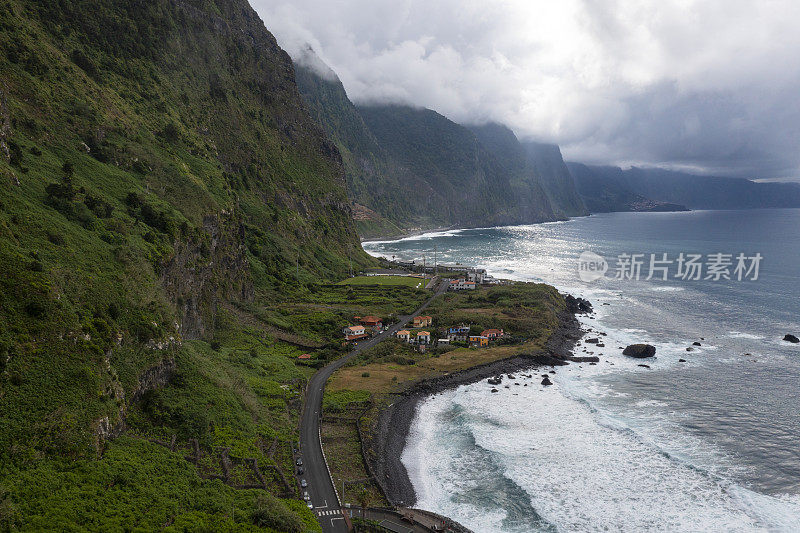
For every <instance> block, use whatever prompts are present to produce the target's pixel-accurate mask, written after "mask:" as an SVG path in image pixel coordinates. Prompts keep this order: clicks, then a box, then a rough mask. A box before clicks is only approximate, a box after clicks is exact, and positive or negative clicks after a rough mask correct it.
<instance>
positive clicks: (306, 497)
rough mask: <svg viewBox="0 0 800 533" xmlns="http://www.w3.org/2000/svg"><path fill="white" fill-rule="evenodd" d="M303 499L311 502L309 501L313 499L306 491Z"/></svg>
mask: <svg viewBox="0 0 800 533" xmlns="http://www.w3.org/2000/svg"><path fill="white" fill-rule="evenodd" d="M303 499H304V500H305V501H309V500H310V499H311V496H309V495H308V491H305V492H304V493H303Z"/></svg>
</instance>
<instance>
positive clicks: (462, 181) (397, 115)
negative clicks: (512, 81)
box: [358, 105, 521, 227]
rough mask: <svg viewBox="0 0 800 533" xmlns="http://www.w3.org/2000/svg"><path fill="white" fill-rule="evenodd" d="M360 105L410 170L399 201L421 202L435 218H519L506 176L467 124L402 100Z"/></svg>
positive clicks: (465, 223)
mask: <svg viewBox="0 0 800 533" xmlns="http://www.w3.org/2000/svg"><path fill="white" fill-rule="evenodd" d="M358 109H359V112H360V113H361V116H362V117H363V118H364V122H365V123H366V124H367V126H368V127H369V129H370V131H371V132H372V133H373V134H374V135H375V137H376V138H377V139H378V141H379V142H380V143H381V145H382V146H383V147H384V148H385V149H386V151H387V152H388V153H389V155H390V157H392V159H393V160H395V161H398V162H399V164H400V165H402V166H403V167H404V168H406V169H407V170H408V172H409V175H410V176H409V179H408V180H407V181H406V187H407V191H406V194H405V195H404V196H403V197H401V198H399V199H398V201H400V202H406V203H412V204H417V205H418V206H420V207H421V208H422V209H423V211H424V212H425V213H429V216H430V219H431V223H434V224H435V223H439V222H438V221H443V222H444V223H445V224H446V225H454V226H458V227H469V226H490V225H499V224H514V223H518V222H520V220H521V219H520V217H519V216H518V214H517V213H516V210H515V206H514V202H513V197H512V192H511V187H510V183H509V180H508V176H507V175H506V174H504V173H503V172H502V171H501V169H500V167H499V165H498V164H497V162H496V161H495V160H494V158H493V157H492V156H491V154H489V152H488V151H487V150H486V149H485V148H484V147H483V146H482V145H481V144H480V143H479V142H478V139H477V138H476V137H475V134H473V133H472V132H471V131H469V130H468V129H467V128H465V127H463V126H460V125H459V124H456V123H455V122H453V121H451V120H449V119H447V118H446V117H444V116H442V115H440V114H439V113H436V112H435V111H431V110H430V109H419V108H412V107H408V106H400V105H380V106H362V107H359V108H358ZM440 224H441V223H440ZM430 225H431V224H430V223H429V224H428V226H429V227H430Z"/></svg>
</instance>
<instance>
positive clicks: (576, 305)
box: [564, 294, 593, 342]
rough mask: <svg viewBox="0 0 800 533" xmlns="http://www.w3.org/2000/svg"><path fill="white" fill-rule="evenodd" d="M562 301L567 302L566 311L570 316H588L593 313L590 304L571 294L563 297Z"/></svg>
mask: <svg viewBox="0 0 800 533" xmlns="http://www.w3.org/2000/svg"><path fill="white" fill-rule="evenodd" d="M564 301H566V302H567V310H568V311H569V312H570V313H572V314H580V313H583V314H588V313H591V312H592V311H593V309H592V304H591V302H589V300H586V299H585V298H576V297H574V296H572V295H571V294H567V295H566V296H565V297H564ZM587 342H588V341H587Z"/></svg>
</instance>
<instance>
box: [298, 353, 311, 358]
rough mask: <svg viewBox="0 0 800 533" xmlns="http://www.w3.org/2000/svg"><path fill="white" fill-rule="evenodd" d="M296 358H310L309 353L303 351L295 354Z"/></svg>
mask: <svg viewBox="0 0 800 533" xmlns="http://www.w3.org/2000/svg"><path fill="white" fill-rule="evenodd" d="M297 358H298V359H311V354H310V353H304V354H300V355H298V356H297Z"/></svg>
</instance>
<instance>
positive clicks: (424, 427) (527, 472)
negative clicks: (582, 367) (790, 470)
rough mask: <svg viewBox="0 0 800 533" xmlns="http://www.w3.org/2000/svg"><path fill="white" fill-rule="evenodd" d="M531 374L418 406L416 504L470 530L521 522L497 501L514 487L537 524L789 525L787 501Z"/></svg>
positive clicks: (619, 527)
mask: <svg viewBox="0 0 800 533" xmlns="http://www.w3.org/2000/svg"><path fill="white" fill-rule="evenodd" d="M540 379H541V378H540V377H538V375H534V378H533V379H530V380H525V379H518V380H517V381H518V382H519V383H520V384H521V385H513V384H511V383H512V382H511V381H510V380H508V379H506V380H505V381H504V384H509V385H510V388H508V389H506V388H504V387H501V389H500V392H498V393H496V394H493V393H491V392H490V390H489V389H490V387H488V385H487V384H486V383H479V384H475V385H470V386H464V387H460V388H458V389H456V390H453V391H449V392H445V393H443V394H440V395H437V396H436V397H434V398H430V399H428V400H426V401H425V402H423V403H421V404H420V406H419V409H418V413H417V416H416V417H415V420H414V423H413V425H412V431H411V435H410V438H409V441H408V442H409V445H408V446H407V447H406V449H405V450H404V452H403V456H402V460H403V463H404V464H405V466H406V468H407V469H408V471H409V475H410V478H411V479H412V482H413V484H414V487H415V489H416V491H417V495H418V502H417V504H418V506H419V507H421V508H425V509H430V510H433V511H436V512H440V513H442V514H445V515H448V516H451V517H453V518H455V519H456V520H459V521H463V523H464V524H465V525H467V526H469V527H470V528H471V529H473V530H475V531H476V532H483V531H486V532H489V531H492V532H515V533H516V532H518V531H526V530H530V528H531V525H530V524H531V519H530V517H525V516H522V514H521V513H519V512H518V513H517V514H516V515H512V514H510V513H509V511H508V504H507V503H506V504H505V505H498V501H497V500H498V499H499V500H501V501H503V502H504V503H505V500H508V499H510V498H512V497H514V496H515V495H516V497H517V498H519V494H523V495H524V499H527V501H526V502H523V504H525V505H529V506H530V508H531V510H532V511H530V512H532V513H534V514H538V516H539V519H540V522H539V529H540V530H547V529H552V528H553V527H555V528H556V529H557V530H559V531H670V532H677V531H687V532H688V531H692V532H694V531H712V530H713V531H787V532H788V531H797V530H798V527H797V525H798V517H800V510H799V509H798V505H797V502H796V501H792V500H790V499H788V498H787V499H780V498H775V497H770V496H766V495H763V494H759V493H755V492H753V491H749V490H746V489H744V488H742V487H739V486H737V485H734V484H731V483H728V482H726V481H724V480H722V479H720V478H717V477H716V476H713V475H711V474H709V473H707V472H705V471H703V470H699V469H697V468H694V467H692V466H690V465H688V464H685V463H682V462H680V461H678V460H676V459H675V458H673V457H670V456H669V455H667V454H665V453H663V452H662V451H660V450H659V449H657V448H655V447H653V446H651V445H649V444H648V443H646V442H643V441H642V439H640V438H639V437H638V436H637V435H636V434H635V433H634V432H633V431H631V430H630V428H627V427H626V426H625V424H624V423H623V422H621V421H620V420H614V421H613V423H609V422H610V421H609V420H603V415H600V414H598V413H597V412H595V411H594V410H593V409H592V408H591V407H590V406H589V405H588V404H586V403H584V402H580V401H576V400H573V399H570V398H569V397H567V396H565V395H564V394H563V393H562V391H561V390H560V386H559V383H556V385H554V386H551V387H541V386H540V385H539V380H540ZM524 383H527V384H528V386H527V387H525V386H524V385H522V384H524ZM598 417H599V418H598ZM469 437H471V438H469ZM515 491H517V492H518V493H519V494H516V492H515ZM526 528H527V529H526Z"/></svg>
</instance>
